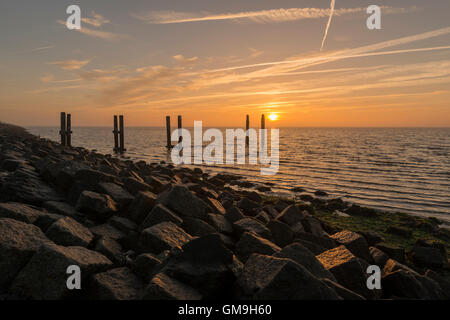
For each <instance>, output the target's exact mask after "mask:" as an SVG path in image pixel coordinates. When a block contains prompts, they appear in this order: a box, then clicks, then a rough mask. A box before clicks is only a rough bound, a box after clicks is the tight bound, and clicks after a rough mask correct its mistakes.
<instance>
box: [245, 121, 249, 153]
mask: <svg viewBox="0 0 450 320" xmlns="http://www.w3.org/2000/svg"><path fill="white" fill-rule="evenodd" d="M249 129H250V117H249V115H247V117H246V119H245V145H246V146H248V139H249V137H248V130H249Z"/></svg>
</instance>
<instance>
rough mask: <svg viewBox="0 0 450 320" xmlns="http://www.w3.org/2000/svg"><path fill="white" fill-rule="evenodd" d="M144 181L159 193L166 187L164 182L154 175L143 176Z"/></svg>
mask: <svg viewBox="0 0 450 320" xmlns="http://www.w3.org/2000/svg"><path fill="white" fill-rule="evenodd" d="M145 182H146V183H147V184H148V185H149V186H150V187H151V188H152V190H153V191H154V192H156V193H161V192H162V191H164V189H165V187H166V183H165V182H164V181H163V180H161V179H159V178H158V177H155V176H148V177H145Z"/></svg>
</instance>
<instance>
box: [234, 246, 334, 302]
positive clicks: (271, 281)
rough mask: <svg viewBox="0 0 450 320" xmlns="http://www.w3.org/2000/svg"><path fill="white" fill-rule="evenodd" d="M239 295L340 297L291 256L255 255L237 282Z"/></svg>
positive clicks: (296, 297) (315, 298)
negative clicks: (291, 258) (286, 257)
mask: <svg viewBox="0 0 450 320" xmlns="http://www.w3.org/2000/svg"><path fill="white" fill-rule="evenodd" d="M237 287H238V294H237V295H238V297H239V298H244V299H255V300H337V299H339V298H340V297H339V296H338V295H337V293H336V292H335V291H334V290H333V289H331V288H330V287H328V286H327V285H326V284H325V283H324V282H322V281H320V280H319V279H317V278H316V277H314V276H313V275H312V274H311V273H310V272H309V271H308V270H306V269H305V268H304V267H302V266H300V265H299V264H297V263H295V262H294V261H292V260H290V259H283V258H275V257H270V256H265V255H259V254H253V255H252V256H251V257H250V258H249V259H248V261H247V262H246V263H245V266H244V269H243V271H242V273H241V275H240V276H239V278H238V281H237Z"/></svg>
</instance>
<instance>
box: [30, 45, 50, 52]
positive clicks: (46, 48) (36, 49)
mask: <svg viewBox="0 0 450 320" xmlns="http://www.w3.org/2000/svg"><path fill="white" fill-rule="evenodd" d="M54 47H55V46H45V47H39V48H34V49H31V50H30V51H29V52H37V51H42V50H48V49H53V48H54Z"/></svg>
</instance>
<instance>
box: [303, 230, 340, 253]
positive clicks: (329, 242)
mask: <svg viewBox="0 0 450 320" xmlns="http://www.w3.org/2000/svg"><path fill="white" fill-rule="evenodd" d="M295 237H296V238H297V239H302V240H306V241H309V242H312V243H315V244H318V245H320V246H322V247H325V248H326V249H333V248H336V247H337V243H336V241H335V240H334V239H331V238H330V237H329V236H322V237H319V236H316V235H314V234H312V233H308V232H297V233H296V234H295Z"/></svg>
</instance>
